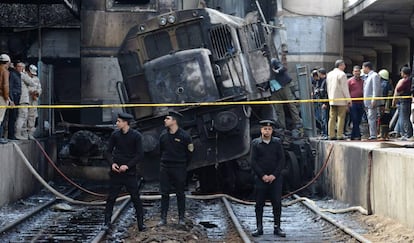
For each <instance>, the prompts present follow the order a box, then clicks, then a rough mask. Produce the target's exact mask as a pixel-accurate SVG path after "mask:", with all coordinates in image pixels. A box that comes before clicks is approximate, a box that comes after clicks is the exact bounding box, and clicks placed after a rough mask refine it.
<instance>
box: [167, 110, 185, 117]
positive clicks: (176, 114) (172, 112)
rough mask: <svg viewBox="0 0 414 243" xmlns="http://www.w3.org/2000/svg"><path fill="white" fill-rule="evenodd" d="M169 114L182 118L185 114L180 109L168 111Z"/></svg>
mask: <svg viewBox="0 0 414 243" xmlns="http://www.w3.org/2000/svg"><path fill="white" fill-rule="evenodd" d="M168 115H169V116H171V117H173V118H174V119H181V118H183V114H181V113H180V112H178V111H169V112H168Z"/></svg>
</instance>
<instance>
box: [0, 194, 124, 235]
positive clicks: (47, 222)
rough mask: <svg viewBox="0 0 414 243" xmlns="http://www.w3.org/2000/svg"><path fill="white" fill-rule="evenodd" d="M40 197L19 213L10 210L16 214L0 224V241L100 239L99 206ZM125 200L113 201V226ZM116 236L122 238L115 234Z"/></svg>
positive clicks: (101, 233) (101, 220)
mask: <svg viewBox="0 0 414 243" xmlns="http://www.w3.org/2000/svg"><path fill="white" fill-rule="evenodd" d="M73 193H74V192H73V191H72V192H71V194H72V196H73ZM75 193H78V192H75ZM78 195H79V194H78ZM41 201H42V202H41V203H38V204H37V205H35V206H34V205H31V204H27V205H26V208H25V209H24V210H25V211H26V212H25V213H23V214H21V215H18V212H11V214H14V215H17V216H15V217H11V218H10V219H9V220H10V221H9V222H8V223H6V224H3V226H2V227H1V228H0V242H100V241H102V240H103V239H105V237H106V233H107V232H106V231H105V230H104V228H103V227H102V225H103V209H104V207H103V206H85V205H68V204H65V203H63V202H62V201H61V200H59V199H56V198H50V197H48V198H45V199H43V200H41ZM129 202H130V200H129V199H125V200H124V201H121V202H119V203H117V204H116V205H115V208H114V214H113V217H112V221H113V222H114V224H115V227H116V221H117V219H118V218H121V217H122V216H123V215H122V212H123V211H124V209H125V208H127V206H128V205H129ZM33 206H34V207H33ZM17 210H22V208H20V209H17ZM114 232H115V231H114ZM115 234H116V232H115ZM110 237H112V236H110ZM118 237H120V238H122V236H121V235H119V234H118Z"/></svg>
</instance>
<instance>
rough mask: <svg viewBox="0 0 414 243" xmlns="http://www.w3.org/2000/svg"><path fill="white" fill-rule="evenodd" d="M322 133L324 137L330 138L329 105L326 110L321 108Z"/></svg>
mask: <svg viewBox="0 0 414 243" xmlns="http://www.w3.org/2000/svg"><path fill="white" fill-rule="evenodd" d="M321 120H322V122H321V125H322V126H321V133H322V135H324V136H328V120H329V105H327V107H326V109H322V108H321Z"/></svg>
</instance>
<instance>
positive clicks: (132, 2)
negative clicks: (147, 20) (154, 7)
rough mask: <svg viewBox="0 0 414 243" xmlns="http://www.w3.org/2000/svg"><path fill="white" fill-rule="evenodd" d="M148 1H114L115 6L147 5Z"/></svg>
mask: <svg viewBox="0 0 414 243" xmlns="http://www.w3.org/2000/svg"><path fill="white" fill-rule="evenodd" d="M149 2H150V0H114V3H115V4H131V5H132V4H148V3H149Z"/></svg>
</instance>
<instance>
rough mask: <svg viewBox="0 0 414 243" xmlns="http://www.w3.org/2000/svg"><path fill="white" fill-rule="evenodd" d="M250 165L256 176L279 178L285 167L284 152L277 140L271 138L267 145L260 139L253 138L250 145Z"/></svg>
mask: <svg viewBox="0 0 414 243" xmlns="http://www.w3.org/2000/svg"><path fill="white" fill-rule="evenodd" d="M250 152H251V159H250V160H251V161H250V162H251V165H252V168H253V171H254V173H255V174H256V176H257V177H258V178H259V179H261V178H262V177H263V176H264V175H274V176H275V177H276V178H279V176H280V174H281V171H282V169H283V167H284V165H285V152H284V150H283V146H282V142H281V141H280V139H279V138H276V137H272V139H271V140H270V143H269V144H267V143H265V142H264V141H263V139H262V138H261V137H259V138H255V139H253V141H252V145H251V151H250Z"/></svg>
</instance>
